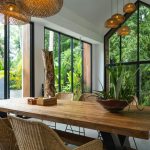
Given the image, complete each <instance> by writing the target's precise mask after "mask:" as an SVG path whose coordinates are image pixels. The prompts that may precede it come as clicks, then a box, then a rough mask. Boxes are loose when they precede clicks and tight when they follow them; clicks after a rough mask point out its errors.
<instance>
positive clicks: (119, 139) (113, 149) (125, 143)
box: [101, 132, 130, 150]
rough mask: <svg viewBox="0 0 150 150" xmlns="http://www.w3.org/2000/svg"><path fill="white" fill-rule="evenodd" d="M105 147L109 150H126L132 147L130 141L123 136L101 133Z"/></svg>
mask: <svg viewBox="0 0 150 150" xmlns="http://www.w3.org/2000/svg"><path fill="white" fill-rule="evenodd" d="M101 135H102V138H103V143H104V146H105V148H106V149H107V150H125V147H128V148H129V147H130V143H129V139H128V137H126V136H123V135H115V134H111V133H107V132H101Z"/></svg>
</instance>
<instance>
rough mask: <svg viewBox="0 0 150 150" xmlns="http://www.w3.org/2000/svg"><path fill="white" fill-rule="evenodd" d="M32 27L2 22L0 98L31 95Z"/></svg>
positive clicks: (0, 33) (0, 38)
mask: <svg viewBox="0 0 150 150" xmlns="http://www.w3.org/2000/svg"><path fill="white" fill-rule="evenodd" d="M1 18H3V16H1ZM30 27H31V26H30V24H28V25H4V24H2V23H1V24H0V88H1V90H0V99H4V98H18V97H23V96H30V95H31V92H30V86H31V83H30V79H31V78H30V64H32V61H30V45H32V43H30V33H31V32H30V31H31V30H30V29H31V28H30Z"/></svg>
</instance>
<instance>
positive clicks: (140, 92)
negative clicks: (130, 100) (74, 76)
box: [105, 1, 150, 106]
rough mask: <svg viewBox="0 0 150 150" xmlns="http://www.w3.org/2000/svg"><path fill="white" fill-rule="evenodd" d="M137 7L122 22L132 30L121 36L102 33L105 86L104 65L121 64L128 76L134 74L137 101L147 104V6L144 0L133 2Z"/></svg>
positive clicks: (149, 60)
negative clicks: (103, 40)
mask: <svg viewBox="0 0 150 150" xmlns="http://www.w3.org/2000/svg"><path fill="white" fill-rule="evenodd" d="M136 5H137V10H136V11H135V12H134V13H133V14H130V15H129V14H128V15H126V17H127V19H126V21H125V23H124V24H125V25H128V26H129V27H130V29H131V32H130V34H129V35H128V36H125V37H120V36H118V35H117V34H116V30H114V29H113V30H110V31H109V32H108V33H107V34H106V35H105V88H106V89H107V90H108V89H109V82H110V81H109V74H108V73H107V71H106V70H107V67H108V66H109V67H116V66H118V65H119V64H120V63H121V64H122V65H124V66H125V68H126V69H127V70H128V71H127V76H131V75H132V74H134V73H135V72H136V74H135V81H132V82H134V85H135V93H136V95H137V96H138V98H139V102H140V103H141V104H144V105H149V106H150V96H149V90H150V87H149V84H150V28H149V24H150V6H149V5H148V4H146V3H144V2H141V1H140V2H139V1H138V2H136Z"/></svg>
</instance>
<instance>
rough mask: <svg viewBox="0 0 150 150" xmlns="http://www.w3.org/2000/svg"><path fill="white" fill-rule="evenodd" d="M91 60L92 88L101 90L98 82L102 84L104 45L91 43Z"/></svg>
mask: <svg viewBox="0 0 150 150" xmlns="http://www.w3.org/2000/svg"><path fill="white" fill-rule="evenodd" d="M92 60H93V61H92V64H93V65H92V67H93V68H92V69H93V70H92V72H93V76H92V80H93V85H92V86H93V90H101V89H102V87H101V85H100V83H102V85H104V46H103V44H102V43H100V44H93V52H92Z"/></svg>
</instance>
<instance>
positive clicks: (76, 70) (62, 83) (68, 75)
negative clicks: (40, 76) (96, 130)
mask: <svg viewBox="0 0 150 150" xmlns="http://www.w3.org/2000/svg"><path fill="white" fill-rule="evenodd" d="M45 49H48V50H50V51H53V56H54V67H55V87H56V90H57V92H73V93H74V95H75V96H74V99H75V100H78V98H79V96H80V95H81V94H82V92H91V91H92V86H91V85H92V79H91V77H92V75H91V74H92V71H91V61H92V60H91V54H92V45H91V44H90V43H87V42H84V41H81V40H79V39H75V38H73V37H70V36H68V35H65V34H62V33H59V32H56V31H52V30H50V29H48V28H45Z"/></svg>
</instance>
